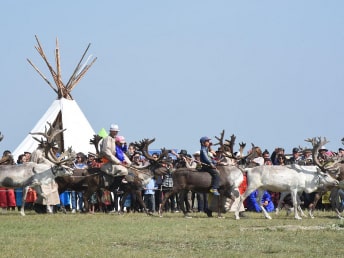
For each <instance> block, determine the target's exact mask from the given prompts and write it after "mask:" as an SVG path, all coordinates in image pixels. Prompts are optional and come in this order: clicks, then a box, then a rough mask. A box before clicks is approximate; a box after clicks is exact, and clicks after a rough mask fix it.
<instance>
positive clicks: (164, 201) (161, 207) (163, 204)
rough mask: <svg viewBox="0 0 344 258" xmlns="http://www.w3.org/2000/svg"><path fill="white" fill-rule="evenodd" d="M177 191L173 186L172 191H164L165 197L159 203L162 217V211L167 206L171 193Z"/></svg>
mask: <svg viewBox="0 0 344 258" xmlns="http://www.w3.org/2000/svg"><path fill="white" fill-rule="evenodd" d="M175 193H177V190H176V189H173V188H172V191H170V192H167V193H164V198H163V200H162V201H161V203H160V205H159V216H160V217H162V213H163V208H164V206H165V203H166V202H167V200H168V198H170V196H171V195H173V194H175Z"/></svg>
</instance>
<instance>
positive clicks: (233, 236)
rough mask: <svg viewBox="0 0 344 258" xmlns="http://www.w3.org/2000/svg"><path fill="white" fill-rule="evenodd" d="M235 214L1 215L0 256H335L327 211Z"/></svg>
mask: <svg viewBox="0 0 344 258" xmlns="http://www.w3.org/2000/svg"><path fill="white" fill-rule="evenodd" d="M248 216H249V218H244V219H241V220H239V221H236V220H234V216H233V214H232V213H229V214H225V217H226V218H224V219H218V218H207V217H206V215H205V214H200V213H197V214H194V217H193V218H192V219H185V218H183V217H182V215H181V214H170V213H166V214H165V216H164V217H163V218H160V217H148V216H146V215H144V214H141V213H135V214H125V215H117V214H103V213H99V214H95V215H90V214H54V215H39V214H36V213H34V212H29V213H28V214H27V216H25V217H21V216H19V215H18V214H17V213H15V212H8V213H7V214H2V215H0V228H1V235H0V242H1V245H2V248H1V257H119V256H121V257H266V256H269V257H325V256H326V257H339V256H342V253H343V251H344V248H343V247H342V242H341V241H342V239H343V237H344V231H343V226H344V225H343V224H342V221H340V220H339V219H338V218H336V217H335V214H334V213H333V212H320V211H318V212H316V216H317V217H316V218H315V219H310V218H305V219H303V220H302V221H296V220H294V219H293V218H292V217H286V216H285V214H283V213H281V214H280V215H279V216H276V215H274V214H273V215H272V217H273V219H272V220H266V219H264V218H263V216H262V214H258V213H248Z"/></svg>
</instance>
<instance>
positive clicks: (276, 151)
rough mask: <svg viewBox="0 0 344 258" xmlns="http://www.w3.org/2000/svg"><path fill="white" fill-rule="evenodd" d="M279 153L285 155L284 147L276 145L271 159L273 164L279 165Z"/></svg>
mask: <svg viewBox="0 0 344 258" xmlns="http://www.w3.org/2000/svg"><path fill="white" fill-rule="evenodd" d="M278 154H283V155H284V149H283V148H281V147H276V148H275V150H274V151H273V152H272V154H271V157H270V159H271V161H272V164H273V165H278V164H277V155H278Z"/></svg>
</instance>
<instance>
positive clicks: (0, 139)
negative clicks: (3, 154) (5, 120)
mask: <svg viewBox="0 0 344 258" xmlns="http://www.w3.org/2000/svg"><path fill="white" fill-rule="evenodd" d="M2 139H4V135H3V134H2V133H1V132H0V142H1V141H2Z"/></svg>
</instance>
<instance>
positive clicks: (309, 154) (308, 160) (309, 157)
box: [301, 149, 313, 166]
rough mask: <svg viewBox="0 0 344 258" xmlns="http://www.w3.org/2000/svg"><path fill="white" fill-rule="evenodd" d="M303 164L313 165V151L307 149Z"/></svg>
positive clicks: (302, 159)
mask: <svg viewBox="0 0 344 258" xmlns="http://www.w3.org/2000/svg"><path fill="white" fill-rule="evenodd" d="M301 164H302V165H304V166H310V165H313V157H312V150H311V149H305V150H304V151H303V154H302V156H301Z"/></svg>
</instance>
